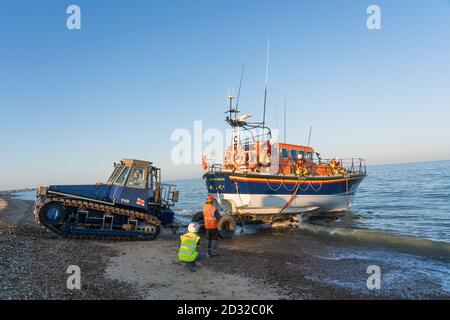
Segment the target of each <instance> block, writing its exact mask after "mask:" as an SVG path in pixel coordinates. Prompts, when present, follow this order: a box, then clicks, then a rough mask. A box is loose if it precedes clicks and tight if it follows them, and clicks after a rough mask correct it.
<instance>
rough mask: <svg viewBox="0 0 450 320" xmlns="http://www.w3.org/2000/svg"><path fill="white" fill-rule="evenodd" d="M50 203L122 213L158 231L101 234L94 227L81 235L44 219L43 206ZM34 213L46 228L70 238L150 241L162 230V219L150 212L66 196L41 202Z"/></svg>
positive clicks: (39, 222)
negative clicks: (42, 214) (134, 233)
mask: <svg viewBox="0 0 450 320" xmlns="http://www.w3.org/2000/svg"><path fill="white" fill-rule="evenodd" d="M50 203H59V204H61V205H62V206H63V207H65V208H67V207H71V208H86V209H90V210H95V211H98V212H104V213H110V214H117V215H122V216H126V217H130V218H134V219H139V220H144V221H146V222H147V223H149V224H150V225H153V226H154V227H155V228H156V231H155V232H154V233H149V234H148V235H145V236H134V235H133V236H131V235H130V236H124V235H99V234H95V229H92V231H93V233H92V234H89V235H81V234H72V233H69V232H66V231H65V230H64V228H63V226H64V224H60V225H58V227H59V228H58V227H56V226H55V225H52V224H48V223H45V220H44V219H41V218H40V212H41V210H42V208H44V207H45V206H46V205H48V204H50ZM34 214H35V220H36V223H38V224H41V225H42V226H43V227H44V228H46V229H48V230H49V231H51V232H53V233H55V234H57V235H59V236H61V237H64V238H68V239H87V240H120V241H149V240H153V239H155V238H156V237H157V236H158V235H159V233H160V232H161V223H160V221H159V220H158V219H157V218H155V217H153V216H151V215H148V214H145V213H142V212H139V211H135V210H129V209H123V208H117V207H114V206H110V205H105V204H100V203H96V202H93V201H86V200H76V199H70V198H64V197H54V198H53V197H52V198H48V199H46V200H45V201H43V202H42V203H39V204H37V205H36V206H35V208H34Z"/></svg>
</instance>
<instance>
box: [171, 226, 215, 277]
mask: <svg viewBox="0 0 450 320" xmlns="http://www.w3.org/2000/svg"><path fill="white" fill-rule="evenodd" d="M199 229H200V226H199V225H198V223H197V222H193V223H190V224H189V226H188V232H187V233H185V234H183V235H182V236H181V237H180V240H181V245H180V249H179V250H178V259H179V260H180V261H182V262H185V263H186V264H187V265H188V266H189V269H190V270H191V271H195V268H196V267H198V264H197V261H199V260H201V259H204V258H207V257H208V254H207V253H206V252H198V251H197V246H198V243H199V241H200V237H199V236H198V235H197V233H198V230H199Z"/></svg>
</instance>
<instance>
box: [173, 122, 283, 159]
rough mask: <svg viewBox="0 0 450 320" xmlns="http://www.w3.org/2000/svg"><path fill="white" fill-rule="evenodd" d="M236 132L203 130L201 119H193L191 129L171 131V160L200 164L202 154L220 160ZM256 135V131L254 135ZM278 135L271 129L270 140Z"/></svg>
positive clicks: (275, 138)
mask: <svg viewBox="0 0 450 320" xmlns="http://www.w3.org/2000/svg"><path fill="white" fill-rule="evenodd" d="M236 134H237V133H236V132H233V129H227V130H225V133H223V131H221V130H219V129H217V128H209V129H206V130H204V127H203V122H202V121H194V126H193V131H190V130H188V129H186V128H178V129H175V130H174V131H172V134H171V136H170V140H171V141H172V142H176V144H175V145H174V146H173V147H172V150H171V161H172V163H173V164H175V165H181V164H201V163H202V156H203V155H206V156H207V157H208V158H209V159H210V160H212V161H218V162H221V161H222V159H223V158H224V150H225V146H229V145H231V144H232V141H231V140H232V139H233V137H234V138H236ZM240 134H241V135H242V136H244V135H245V134H246V131H245V130H242V131H241V133H240ZM241 135H239V136H241ZM258 135H259V134H258V133H256V134H255V135H254V137H256V136H258ZM261 135H262V133H261ZM239 136H238V137H239ZM278 136H279V130H278V129H273V130H272V131H271V140H272V141H273V142H276V141H278Z"/></svg>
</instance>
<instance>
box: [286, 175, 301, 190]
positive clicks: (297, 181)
mask: <svg viewBox="0 0 450 320" xmlns="http://www.w3.org/2000/svg"><path fill="white" fill-rule="evenodd" d="M281 183H282V185H283V186H284V189H286V190H287V191H289V192H291V191H293V190H294V189H295V188H296V187H297V186H298V185H299V184H300V183H299V180H298V179H297V184H296V185H295V186H294V187H293V188H292V189H291V190H289V189H288V188H287V187H286V185H285V184H284V179H283V178H281Z"/></svg>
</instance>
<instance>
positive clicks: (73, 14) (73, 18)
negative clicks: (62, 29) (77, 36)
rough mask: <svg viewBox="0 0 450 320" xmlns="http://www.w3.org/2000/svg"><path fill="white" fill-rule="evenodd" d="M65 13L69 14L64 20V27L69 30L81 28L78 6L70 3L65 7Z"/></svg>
mask: <svg viewBox="0 0 450 320" xmlns="http://www.w3.org/2000/svg"><path fill="white" fill-rule="evenodd" d="M66 13H67V14H69V16H68V17H67V20H66V27H67V29H69V30H80V29H81V9H80V7H79V6H77V5H75V4H72V5H70V6H68V7H67V9H66Z"/></svg>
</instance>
